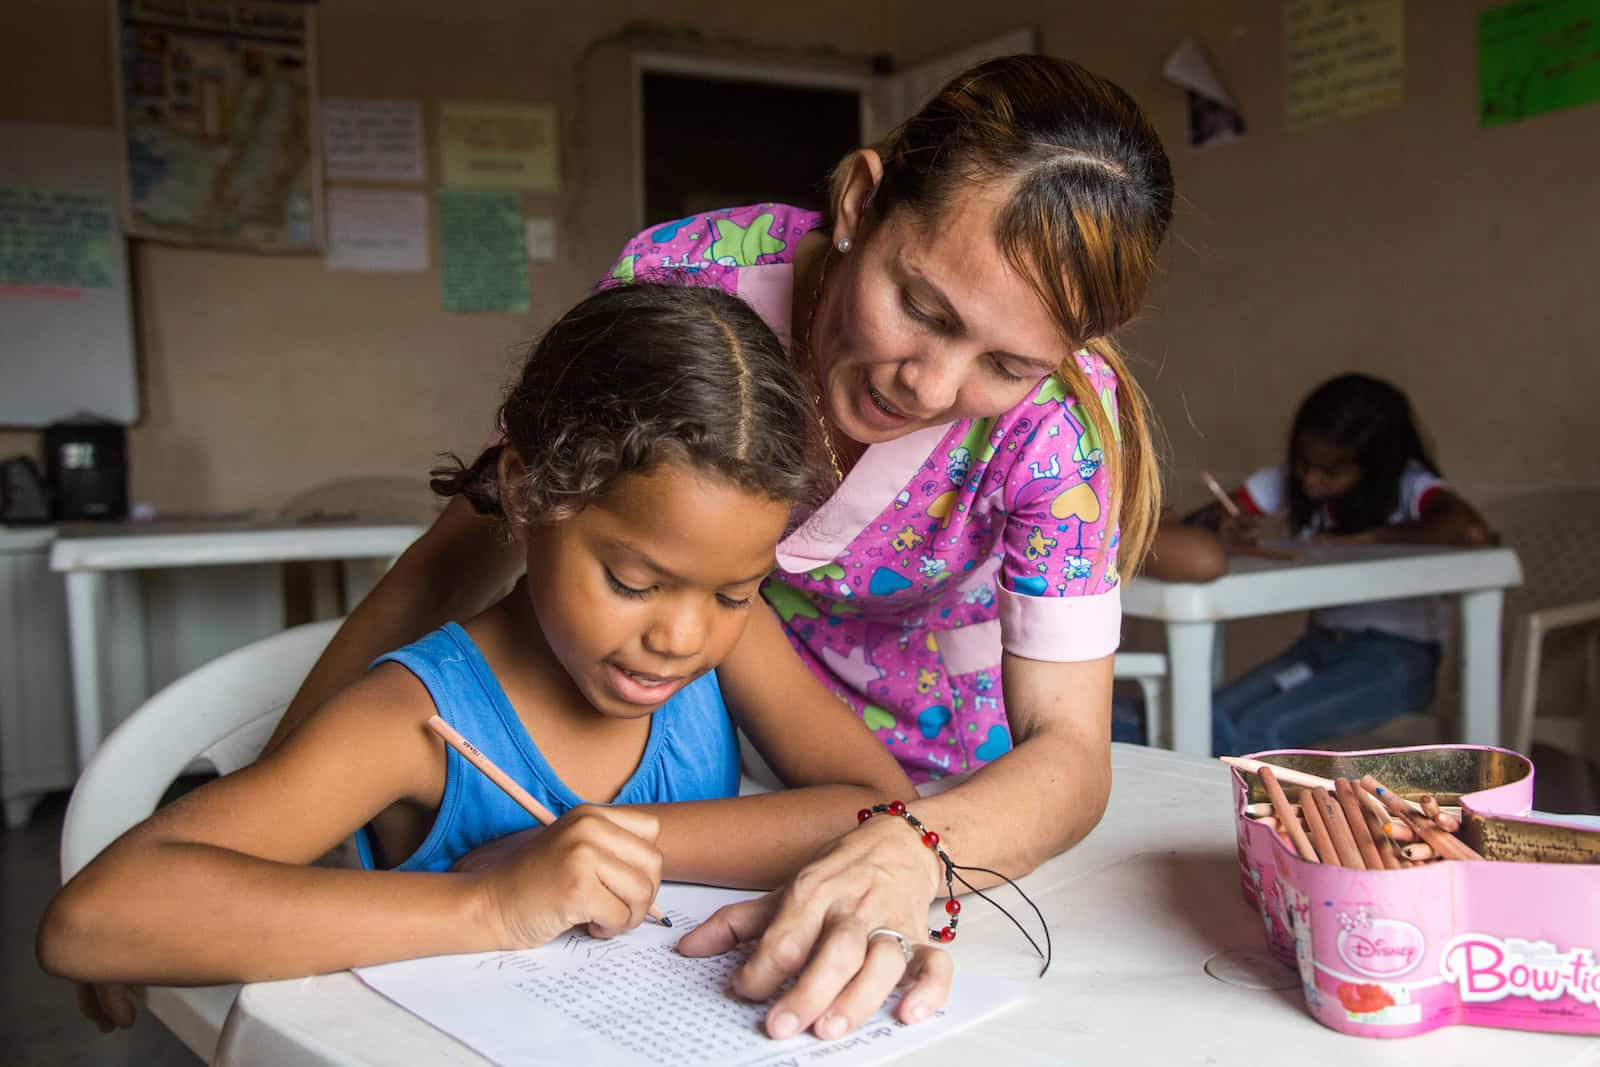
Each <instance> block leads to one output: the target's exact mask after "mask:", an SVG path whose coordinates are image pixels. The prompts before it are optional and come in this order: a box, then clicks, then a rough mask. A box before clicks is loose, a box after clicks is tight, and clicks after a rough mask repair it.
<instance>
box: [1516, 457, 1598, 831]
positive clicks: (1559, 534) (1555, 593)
mask: <svg viewBox="0 0 1600 1067" xmlns="http://www.w3.org/2000/svg"><path fill="white" fill-rule="evenodd" d="M1496 510H1497V511H1499V512H1501V515H1502V518H1501V522H1500V524H1499V525H1500V526H1501V529H1502V531H1503V533H1504V537H1505V540H1506V541H1507V543H1509V544H1510V545H1511V546H1512V547H1513V548H1515V549H1516V550H1517V554H1518V555H1519V556H1520V557H1521V558H1522V569H1523V574H1524V577H1525V584H1524V585H1523V587H1522V589H1520V590H1517V591H1513V592H1512V593H1511V594H1510V595H1508V596H1507V598H1506V630H1507V634H1508V638H1509V640H1508V643H1507V644H1508V654H1507V665H1506V679H1505V687H1506V697H1505V708H1506V734H1507V737H1508V738H1509V742H1510V744H1511V747H1513V748H1515V749H1516V750H1517V751H1519V752H1527V751H1529V748H1530V747H1531V746H1532V744H1533V743H1534V741H1536V740H1537V741H1539V742H1540V743H1542V744H1548V745H1551V746H1553V747H1555V748H1559V749H1562V750H1564V751H1567V752H1571V753H1574V754H1576V755H1578V756H1580V757H1582V758H1584V759H1587V760H1588V761H1589V762H1591V763H1600V721H1597V718H1600V555H1597V554H1596V552H1595V543H1596V542H1597V541H1600V489H1595V488H1592V487H1573V488H1564V489H1553V490H1543V491H1540V492H1536V493H1524V494H1520V495H1518V496H1515V497H1512V498H1509V499H1507V500H1506V501H1504V502H1503V503H1502V506H1501V507H1500V508H1497V509H1496ZM1570 629H1584V630H1587V633H1585V634H1583V638H1584V644H1583V652H1584V665H1583V666H1584V671H1583V674H1584V680H1583V681H1584V684H1583V695H1582V698H1581V701H1579V702H1576V707H1567V708H1563V709H1562V713H1560V714H1548V713H1547V714H1540V710H1541V709H1540V707H1539V683H1540V680H1541V675H1542V674H1543V673H1544V672H1543V669H1542V668H1543V666H1544V659H1545V656H1544V650H1545V638H1547V637H1548V636H1549V635H1551V634H1552V633H1554V632H1556V631H1560V630H1570ZM1546 710H1547V711H1548V710H1549V709H1546ZM1581 777H1584V778H1585V779H1586V776H1581ZM1589 799H1592V798H1585V800H1586V801H1587V800H1589Z"/></svg>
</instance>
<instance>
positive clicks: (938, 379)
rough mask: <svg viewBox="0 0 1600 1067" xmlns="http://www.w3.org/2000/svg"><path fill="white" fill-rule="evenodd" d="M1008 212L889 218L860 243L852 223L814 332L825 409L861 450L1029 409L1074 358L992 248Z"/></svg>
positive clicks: (965, 209)
mask: <svg viewBox="0 0 1600 1067" xmlns="http://www.w3.org/2000/svg"><path fill="white" fill-rule="evenodd" d="M998 208H999V201H998V200H997V199H995V198H994V197H992V196H990V195H988V194H985V193H983V192H981V191H974V192H973V193H971V194H970V195H968V196H967V197H966V198H965V199H963V200H961V201H959V202H957V203H956V204H953V205H952V206H951V207H950V208H949V209H947V210H946V211H945V212H944V213H943V216H942V217H941V218H940V219H939V220H938V221H937V223H935V224H933V225H929V226H927V227H924V226H922V225H921V224H919V222H918V221H917V220H916V219H915V218H914V217H913V216H912V215H911V213H910V212H907V211H896V212H892V213H891V214H890V216H889V217H888V218H887V219H884V220H882V221H880V222H878V223H877V224H876V225H874V226H872V227H871V228H870V232H867V233H863V232H862V229H861V223H860V221H859V220H860V219H861V218H862V217H864V216H856V219H857V221H856V222H855V223H854V224H853V223H852V222H851V221H849V220H848V219H847V218H846V216H845V214H844V213H841V222H840V223H838V224H837V225H836V226H835V234H834V236H835V239H837V238H838V237H843V236H849V237H850V238H851V240H852V241H853V242H854V244H855V247H854V248H853V249H851V251H850V252H849V253H847V254H845V255H838V254H832V256H831V259H832V262H831V263H830V265H829V266H828V274H827V279H826V282H825V284H824V292H823V293H822V297H821V303H820V304H819V306H818V307H817V308H816V309H815V311H814V316H813V318H812V323H811V348H812V351H813V353H814V358H815V359H816V361H817V371H818V374H819V377H820V378H821V381H822V383H823V387H822V399H823V405H824V407H825V408H826V411H827V415H828V418H829V421H830V423H831V424H832V425H833V426H834V427H835V428H836V430H837V431H839V432H841V433H843V434H845V435H846V436H848V437H851V438H853V439H855V440H856V441H859V442H861V443H863V444H872V443H874V442H878V441H887V440H891V439H893V438H896V437H900V436H903V435H905V434H908V433H911V432H912V431H914V430H919V429H922V428H923V427H927V426H939V425H944V424H945V423H948V422H951V421H953V420H956V419H960V418H966V417H972V418H983V417H987V416H992V415H998V414H1000V413H1001V412H1003V411H1006V410H1008V409H1009V408H1011V407H1013V406H1014V405H1016V404H1018V403H1020V402H1021V401H1022V400H1023V399H1024V398H1025V397H1026V396H1027V395H1028V394H1029V393H1030V392H1031V391H1032V390H1033V388H1034V387H1035V386H1037V385H1038V384H1039V382H1040V380H1041V379H1043V378H1044V376H1045V375H1047V374H1049V373H1050V372H1051V371H1053V370H1054V369H1055V368H1056V367H1057V366H1058V365H1059V364H1060V363H1061V361H1062V359H1063V358H1065V357H1066V356H1067V355H1068V354H1069V353H1068V346H1067V344H1066V342H1065V341H1064V340H1063V338H1062V336H1061V332H1060V329H1059V328H1058V326H1057V324H1056V321H1055V319H1054V318H1053V317H1052V316H1051V315H1050V313H1049V312H1048V311H1047V310H1046V309H1045V306H1044V303H1043V301H1041V300H1040V299H1039V297H1038V295H1037V294H1036V293H1035V292H1034V291H1033V288H1032V287H1031V286H1030V285H1029V284H1028V282H1027V281H1026V280H1025V279H1024V278H1023V277H1022V276H1021V275H1020V274H1018V273H1017V272H1016V271H1015V270H1013V269H1012V267H1011V264H1010V263H1009V262H1007V261H1006V259H1005V257H1004V256H1003V255H1002V254H1001V251H1000V246H999V244H998V242H997V241H996V240H995V238H994V224H995V215H996V212H997V210H998Z"/></svg>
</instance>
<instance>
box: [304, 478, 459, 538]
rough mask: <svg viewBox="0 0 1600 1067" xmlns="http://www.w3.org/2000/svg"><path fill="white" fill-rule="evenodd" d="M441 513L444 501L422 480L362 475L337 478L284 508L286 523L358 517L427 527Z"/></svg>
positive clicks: (425, 480)
mask: <svg viewBox="0 0 1600 1067" xmlns="http://www.w3.org/2000/svg"><path fill="white" fill-rule="evenodd" d="M442 510H444V500H443V498H442V497H440V496H438V495H437V494H435V493H434V491H433V490H432V489H430V488H429V487H428V482H427V479H425V478H396V477H386V476H382V475H362V476H358V477H354V478H339V479H336V480H334V481H331V482H324V483H322V484H321V485H316V486H313V487H312V488H310V489H307V490H305V491H303V492H301V493H298V494H296V495H295V496H294V497H293V498H292V499H291V500H290V501H289V502H288V503H287V504H285V505H284V506H283V509H282V513H283V517H284V518H286V519H308V518H313V517H316V516H319V515H321V516H328V515H359V516H360V517H361V518H363V519H368V520H372V521H383V522H412V523H417V524H419V525H423V526H426V525H428V524H429V523H431V522H433V520H434V519H435V518H437V517H438V515H439V512H440V511H442Z"/></svg>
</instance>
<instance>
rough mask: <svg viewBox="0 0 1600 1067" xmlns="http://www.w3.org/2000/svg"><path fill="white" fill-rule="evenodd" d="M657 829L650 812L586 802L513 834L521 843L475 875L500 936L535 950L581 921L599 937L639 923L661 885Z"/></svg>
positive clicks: (508, 945)
mask: <svg viewBox="0 0 1600 1067" xmlns="http://www.w3.org/2000/svg"><path fill="white" fill-rule="evenodd" d="M658 827H659V824H658V823H657V821H656V817H655V816H654V815H650V814H648V813H646V812H642V811H630V810H629V809H628V808H626V807H615V808H611V807H598V806H594V805H589V804H585V805H582V806H580V807H576V808H573V809H572V810H571V811H569V812H567V813H566V814H565V815H563V816H561V818H560V819H558V820H556V822H555V824H554V825H553V826H550V827H549V828H547V829H541V831H540V832H539V833H537V834H531V835H529V836H527V837H523V835H520V834H519V835H514V836H516V837H519V838H521V840H520V841H519V842H518V844H520V845H521V847H508V848H507V849H505V850H504V851H503V852H502V853H501V854H500V855H499V856H498V862H495V857H493V856H491V857H489V858H488V859H487V861H486V862H485V863H484V864H483V866H482V869H481V870H480V871H479V872H478V873H477V874H476V875H474V877H478V878H481V879H482V880H483V896H484V901H485V914H486V916H487V920H488V922H489V923H490V924H491V928H492V929H493V930H494V932H495V937H496V941H497V942H498V943H499V944H502V945H504V946H505V947H506V948H508V949H509V948H533V947H535V946H537V945H542V944H544V943H545V942H547V941H550V940H551V939H553V938H555V937H557V936H558V935H560V934H561V933H563V932H565V931H566V930H568V929H570V928H571V927H574V926H580V925H581V926H586V927H587V928H588V930H589V933H590V934H592V935H593V936H595V937H615V936H616V935H618V934H620V933H622V932H624V931H625V930H631V929H632V928H633V927H635V926H638V925H639V923H640V922H642V921H643V920H644V918H645V912H646V910H647V909H648V908H649V907H650V903H651V901H653V900H655V898H656V891H657V890H659V889H660V888H661V852H660V850H659V849H657V848H656V844H655V842H656V832H657V830H658ZM485 847H486V848H487V847H488V846H485ZM479 851H480V852H482V851H484V850H483V849H480V850H479Z"/></svg>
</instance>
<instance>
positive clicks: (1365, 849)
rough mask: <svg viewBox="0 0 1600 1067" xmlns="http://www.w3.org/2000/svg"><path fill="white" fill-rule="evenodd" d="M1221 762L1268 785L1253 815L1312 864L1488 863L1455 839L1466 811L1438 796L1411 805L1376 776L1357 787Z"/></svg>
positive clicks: (1257, 764) (1265, 766)
mask: <svg viewBox="0 0 1600 1067" xmlns="http://www.w3.org/2000/svg"><path fill="white" fill-rule="evenodd" d="M1222 762H1224V763H1226V764H1228V765H1229V766H1230V767H1234V768H1237V769H1238V770H1240V771H1244V772H1246V773H1250V774H1254V775H1255V776H1256V777H1257V778H1259V779H1260V780H1261V785H1262V787H1263V788H1264V789H1265V790H1266V793H1267V797H1268V800H1269V801H1270V803H1266V804H1251V805H1250V807H1249V810H1248V814H1249V815H1250V817H1251V818H1253V819H1256V820H1257V821H1259V822H1264V823H1267V824H1268V825H1269V826H1270V827H1271V828H1272V829H1273V830H1274V831H1275V832H1276V833H1277V834H1278V835H1279V836H1280V837H1282V838H1283V840H1284V843H1285V844H1287V845H1288V846H1289V847H1290V848H1291V849H1293V850H1294V851H1295V852H1296V853H1298V854H1299V856H1300V858H1301V859H1303V860H1306V861H1307V862H1310V863H1333V864H1337V865H1339V866H1341V867H1354V868H1357V869H1358V870H1373V871H1377V870H1390V871H1393V870H1399V869H1401V868H1404V867H1416V866H1420V865H1421V864H1424V863H1433V862H1436V861H1439V860H1481V859H1483V857H1482V856H1480V855H1478V853H1476V852H1474V851H1473V850H1472V848H1470V847H1469V846H1468V845H1467V844H1466V842H1464V841H1462V840H1461V839H1460V838H1459V837H1457V836H1456V833H1457V832H1458V831H1459V830H1460V829H1461V815H1460V810H1459V809H1451V808H1446V807H1442V806H1440V804H1439V801H1438V799H1437V798H1436V797H1434V796H1432V795H1431V794H1430V795H1425V796H1423V797H1421V798H1420V799H1418V800H1409V799H1407V798H1405V797H1402V796H1400V795H1399V794H1398V793H1395V792H1394V791H1392V790H1390V789H1386V788H1385V787H1384V786H1383V784H1382V783H1381V782H1379V781H1378V780H1377V779H1375V778H1373V777H1372V776H1371V775H1370V774H1369V775H1367V776H1366V777H1364V778H1362V779H1361V780H1360V781H1359V782H1353V781H1351V780H1350V779H1348V778H1338V779H1331V780H1330V779H1327V778H1321V777H1318V776H1317V775H1314V774H1306V773H1305V772H1304V771H1296V770H1292V769H1290V768H1288V767H1277V766H1274V765H1272V764H1270V763H1264V762H1262V761H1261V760H1252V759H1242V758H1238V757H1234V756H1224V757H1222ZM1285 785H1290V786H1294V787H1296V788H1298V789H1299V794H1298V796H1297V797H1296V798H1295V800H1293V801H1291V800H1290V799H1289V796H1288V794H1287V793H1285V792H1284V786H1285Z"/></svg>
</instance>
